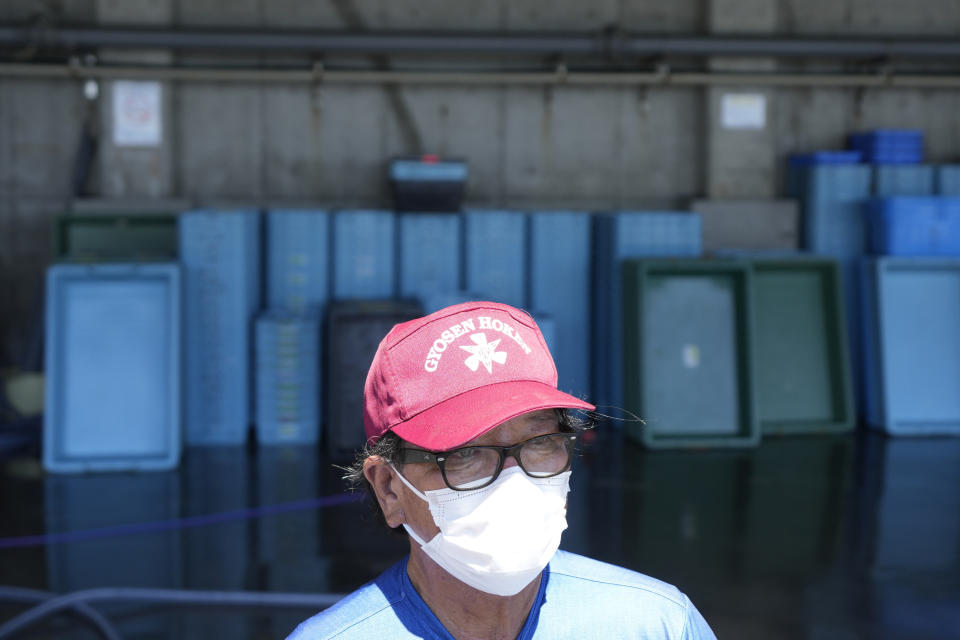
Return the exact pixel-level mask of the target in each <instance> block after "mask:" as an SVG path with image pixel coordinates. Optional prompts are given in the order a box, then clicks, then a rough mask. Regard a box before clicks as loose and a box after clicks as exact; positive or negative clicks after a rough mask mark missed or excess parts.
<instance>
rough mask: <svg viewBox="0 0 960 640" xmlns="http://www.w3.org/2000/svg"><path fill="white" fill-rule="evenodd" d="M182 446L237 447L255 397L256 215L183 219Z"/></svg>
mask: <svg viewBox="0 0 960 640" xmlns="http://www.w3.org/2000/svg"><path fill="white" fill-rule="evenodd" d="M179 222H180V224H179V231H180V261H181V264H182V265H183V269H184V281H185V289H186V295H185V305H184V306H185V344H186V351H185V361H186V386H185V391H186V411H185V419H186V441H187V444H188V445H240V444H244V443H245V442H246V440H247V431H248V428H249V426H250V413H251V406H252V404H253V403H252V400H253V394H252V393H251V387H252V386H253V375H252V374H253V367H252V366H251V358H252V348H251V344H252V342H253V341H252V339H251V338H252V335H251V334H252V324H253V319H254V316H255V314H256V313H257V310H258V309H259V308H260V214H259V212H257V211H189V212H186V213H183V214H181V216H180V220H179Z"/></svg>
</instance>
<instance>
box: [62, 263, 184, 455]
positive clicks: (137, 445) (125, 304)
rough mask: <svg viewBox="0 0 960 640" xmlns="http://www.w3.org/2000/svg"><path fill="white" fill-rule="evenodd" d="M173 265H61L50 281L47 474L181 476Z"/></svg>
mask: <svg viewBox="0 0 960 640" xmlns="http://www.w3.org/2000/svg"><path fill="white" fill-rule="evenodd" d="M180 291H181V287H180V268H179V267H178V266H177V265H176V264H163V263H156V264H97V265H79V264H58V265H54V266H52V267H50V269H49V270H48V272H47V292H46V293H47V304H46V314H47V315H46V345H47V347H46V354H45V357H46V367H45V368H46V374H47V378H46V379H47V390H46V394H45V403H46V407H45V411H44V423H43V431H44V448H43V464H44V467H45V468H46V469H47V471H52V472H61V473H62V472H82V471H141V470H153V471H155V470H162V469H170V468H173V467H175V466H177V464H178V462H179V460H180V449H181V422H180V421H181V394H180V389H181V311H180V305H181V299H180Z"/></svg>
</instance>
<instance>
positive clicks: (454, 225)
mask: <svg viewBox="0 0 960 640" xmlns="http://www.w3.org/2000/svg"><path fill="white" fill-rule="evenodd" d="M460 263H461V259H460V216H459V215H457V214H454V213H404V214H400V269H399V270H400V296H401V297H404V298H416V299H417V300H420V301H421V302H422V301H424V300H426V299H428V298H429V297H430V296H433V295H435V294H438V293H446V292H451V291H456V290H457V289H458V288H459V286H460Z"/></svg>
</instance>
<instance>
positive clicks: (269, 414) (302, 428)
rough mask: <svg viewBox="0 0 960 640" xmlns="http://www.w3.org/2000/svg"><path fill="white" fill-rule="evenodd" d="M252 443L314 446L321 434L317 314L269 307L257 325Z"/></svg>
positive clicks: (318, 325) (318, 322)
mask: <svg viewBox="0 0 960 640" xmlns="http://www.w3.org/2000/svg"><path fill="white" fill-rule="evenodd" d="M256 347H257V384H256V388H257V441H258V442H259V443H260V444H263V445H273V444H315V443H316V442H317V440H318V439H319V435H320V415H321V414H320V411H321V408H320V402H319V397H320V393H321V389H322V387H321V375H322V374H321V370H320V358H321V353H320V317H319V316H318V315H317V314H289V313H283V312H277V311H270V312H266V313H263V314H261V315H260V316H259V317H258V318H257V323H256Z"/></svg>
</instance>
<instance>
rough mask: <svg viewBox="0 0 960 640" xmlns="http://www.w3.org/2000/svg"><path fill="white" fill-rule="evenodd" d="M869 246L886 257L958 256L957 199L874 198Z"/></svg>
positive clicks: (959, 219) (959, 202)
mask: <svg viewBox="0 0 960 640" xmlns="http://www.w3.org/2000/svg"><path fill="white" fill-rule="evenodd" d="M867 211H868V218H869V225H870V249H871V251H872V252H873V253H875V254H879V255H889V256H960V198H949V197H937V196H925V197H899V198H874V199H873V200H871V201H870V203H869V205H868V207H867Z"/></svg>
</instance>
